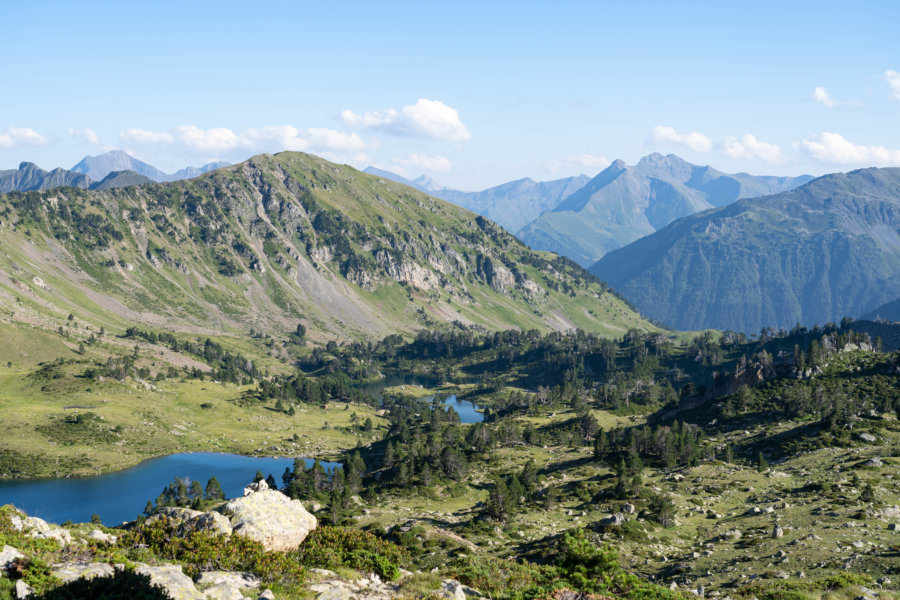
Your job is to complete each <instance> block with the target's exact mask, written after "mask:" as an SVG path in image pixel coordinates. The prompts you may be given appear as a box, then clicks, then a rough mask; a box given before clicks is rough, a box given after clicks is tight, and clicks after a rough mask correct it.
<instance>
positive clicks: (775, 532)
mask: <svg viewBox="0 0 900 600" xmlns="http://www.w3.org/2000/svg"><path fill="white" fill-rule="evenodd" d="M772 537H773V538H780V537H784V529H782V528H781V525H776V526H775V527H773V528H772Z"/></svg>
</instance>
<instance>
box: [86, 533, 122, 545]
mask: <svg viewBox="0 0 900 600" xmlns="http://www.w3.org/2000/svg"><path fill="white" fill-rule="evenodd" d="M87 537H88V539H90V540H97V541H98V542H106V543H107V544H115V543H116V540H117V539H118V538H116V536H114V535H112V534H110V533H103V532H102V531H100V530H99V529H94V530H93V531H91V532H90V533H89V534H87Z"/></svg>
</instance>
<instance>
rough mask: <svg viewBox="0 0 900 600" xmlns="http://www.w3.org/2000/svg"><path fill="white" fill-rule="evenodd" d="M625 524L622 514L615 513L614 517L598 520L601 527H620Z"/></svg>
mask: <svg viewBox="0 0 900 600" xmlns="http://www.w3.org/2000/svg"><path fill="white" fill-rule="evenodd" d="M624 524H625V515H623V514H622V513H616V514H614V515H610V516H608V517H605V518H603V519H600V525H601V526H602V527H621V526H622V525H624Z"/></svg>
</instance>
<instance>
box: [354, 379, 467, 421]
mask: <svg viewBox="0 0 900 600" xmlns="http://www.w3.org/2000/svg"><path fill="white" fill-rule="evenodd" d="M440 383H441V380H440V379H439V378H438V377H436V376H434V375H420V374H415V373H403V374H400V373H390V374H388V375H386V376H385V377H384V378H382V379H380V380H378V381H371V382H368V383H362V384H359V385H356V386H354V387H356V389H358V390H360V391H362V392H365V393H367V394H368V395H370V396H372V397H373V398H375V399H377V400H382V399H383V394H382V392H383V390H384V389H385V388H389V387H399V386H402V385H409V386H422V387H423V388H433V387H435V386H437V385H440ZM434 398H435V396H434V395H431V396H422V398H420V400H421V401H422V402H428V403H429V404H430V403H431V402H432V401H433V400H434ZM441 404H443V405H444V406H445V407H448V406H452V407H453V410H455V411H456V412H457V413H459V418H460V421H462V422H463V423H481V422H482V421H484V413H483V412H479V407H478V405H476V404H475V403H474V402H469V401H467V400H460V399H459V398H457V397H456V395H455V394H449V395H448V396H447V397H446V398H444V399H442V400H441Z"/></svg>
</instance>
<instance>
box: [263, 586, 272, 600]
mask: <svg viewBox="0 0 900 600" xmlns="http://www.w3.org/2000/svg"><path fill="white" fill-rule="evenodd" d="M259 600H275V594H273V593H272V590H270V589H269V588H266V589H264V590H263V591H262V593H261V594H260V595H259Z"/></svg>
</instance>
